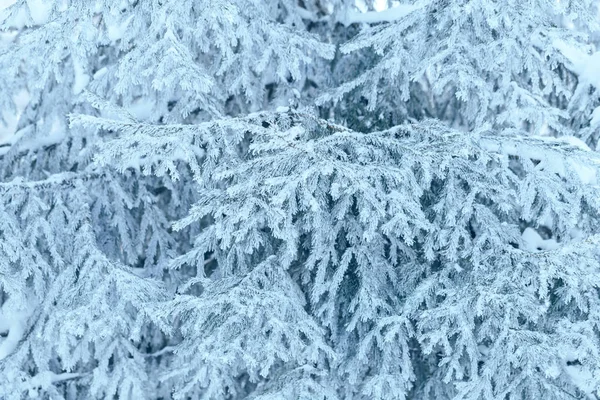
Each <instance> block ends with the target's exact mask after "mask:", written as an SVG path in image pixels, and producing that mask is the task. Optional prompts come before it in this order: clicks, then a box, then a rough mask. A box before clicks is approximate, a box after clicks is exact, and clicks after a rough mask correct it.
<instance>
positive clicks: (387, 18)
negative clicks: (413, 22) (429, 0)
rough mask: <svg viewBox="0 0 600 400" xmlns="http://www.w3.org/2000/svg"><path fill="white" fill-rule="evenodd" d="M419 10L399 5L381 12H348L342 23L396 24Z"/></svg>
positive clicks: (416, 7) (409, 5)
mask: <svg viewBox="0 0 600 400" xmlns="http://www.w3.org/2000/svg"><path fill="white" fill-rule="evenodd" d="M417 9H419V7H418V6H415V5H412V4H398V5H396V6H395V7H391V8H386V9H380V10H379V11H367V12H361V11H348V13H346V15H345V16H344V17H343V20H342V21H340V22H342V23H343V24H344V25H346V26H348V25H351V24H355V23H364V24H376V23H379V22H394V21H398V20H400V19H402V18H404V17H406V16H407V15H408V14H410V13H412V12H413V11H415V10H417Z"/></svg>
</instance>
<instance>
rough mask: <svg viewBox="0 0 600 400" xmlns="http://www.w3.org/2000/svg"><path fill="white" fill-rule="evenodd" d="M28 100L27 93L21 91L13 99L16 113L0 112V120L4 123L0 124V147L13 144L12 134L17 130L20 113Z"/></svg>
mask: <svg viewBox="0 0 600 400" xmlns="http://www.w3.org/2000/svg"><path fill="white" fill-rule="evenodd" d="M29 100H30V98H29V93H28V92H27V91H26V90H22V91H20V92H19V93H18V94H17V95H16V96H15V97H14V102H15V108H16V112H15V113H9V112H8V111H6V110H4V111H3V112H2V118H3V119H4V121H5V122H4V123H2V122H0V145H5V144H11V143H13V142H14V134H15V132H16V130H17V125H18V123H19V119H20V118H21V113H22V112H23V110H24V109H25V107H27V104H28V103H29Z"/></svg>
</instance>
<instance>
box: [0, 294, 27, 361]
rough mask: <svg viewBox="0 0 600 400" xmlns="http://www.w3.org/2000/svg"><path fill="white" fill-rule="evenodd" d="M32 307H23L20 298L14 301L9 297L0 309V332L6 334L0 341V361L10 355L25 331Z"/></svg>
mask: <svg viewBox="0 0 600 400" xmlns="http://www.w3.org/2000/svg"><path fill="white" fill-rule="evenodd" d="M32 311H33V306H31V305H27V306H25V307H23V303H22V301H21V298H18V299H14V300H13V297H12V296H10V297H9V298H8V300H7V301H5V302H4V304H3V305H2V307H0V332H1V333H4V334H6V336H5V337H4V338H3V339H0V360H4V359H5V358H6V357H8V356H9V355H11V354H12V353H13V352H14V351H15V349H16V348H17V346H18V345H19V342H20V341H21V339H23V335H24V334H25V332H26V330H27V323H28V320H29V317H30V316H31V313H32Z"/></svg>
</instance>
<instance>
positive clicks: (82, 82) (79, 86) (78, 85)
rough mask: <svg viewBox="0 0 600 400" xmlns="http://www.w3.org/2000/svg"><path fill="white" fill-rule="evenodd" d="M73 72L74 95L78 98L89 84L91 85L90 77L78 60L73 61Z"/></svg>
mask: <svg viewBox="0 0 600 400" xmlns="http://www.w3.org/2000/svg"><path fill="white" fill-rule="evenodd" d="M73 70H74V73H75V80H74V82H73V94H74V95H75V96H76V95H78V94H79V93H81V92H82V91H83V89H85V88H86V86H87V85H88V83H90V76H89V75H88V74H86V73H85V69H84V68H83V66H82V65H81V63H80V62H79V60H77V59H73Z"/></svg>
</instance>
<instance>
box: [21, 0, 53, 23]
mask: <svg viewBox="0 0 600 400" xmlns="http://www.w3.org/2000/svg"><path fill="white" fill-rule="evenodd" d="M27 6H28V7H29V15H31V19H32V20H33V22H34V23H35V24H37V25H41V24H44V23H46V22H47V21H48V18H49V17H50V11H51V9H52V2H49V1H43V0H27Z"/></svg>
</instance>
